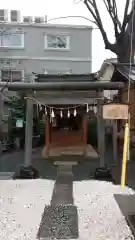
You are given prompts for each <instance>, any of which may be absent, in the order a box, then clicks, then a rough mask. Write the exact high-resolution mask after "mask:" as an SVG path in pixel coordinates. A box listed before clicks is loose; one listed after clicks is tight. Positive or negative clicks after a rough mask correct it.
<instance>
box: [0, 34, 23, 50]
mask: <svg viewBox="0 0 135 240" xmlns="http://www.w3.org/2000/svg"><path fill="white" fill-rule="evenodd" d="M0 47H5V48H6V47H7V48H23V47H24V34H23V33H20V32H16V33H10V32H9V33H7V32H6V33H3V34H2V35H1V36H0Z"/></svg>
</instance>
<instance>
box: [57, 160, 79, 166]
mask: <svg viewBox="0 0 135 240" xmlns="http://www.w3.org/2000/svg"><path fill="white" fill-rule="evenodd" d="M53 164H54V165H56V166H75V165H77V164H78V162H77V161H55V162H54V163H53Z"/></svg>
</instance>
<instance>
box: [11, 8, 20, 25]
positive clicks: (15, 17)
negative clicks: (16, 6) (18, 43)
mask: <svg viewBox="0 0 135 240" xmlns="http://www.w3.org/2000/svg"><path fill="white" fill-rule="evenodd" d="M20 15H21V14H20V11H18V10H11V11H10V20H11V22H20Z"/></svg>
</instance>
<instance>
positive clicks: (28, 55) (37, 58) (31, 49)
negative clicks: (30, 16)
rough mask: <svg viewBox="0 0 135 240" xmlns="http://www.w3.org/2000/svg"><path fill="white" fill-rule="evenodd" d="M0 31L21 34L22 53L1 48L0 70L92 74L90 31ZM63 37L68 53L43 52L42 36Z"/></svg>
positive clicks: (34, 26) (57, 28) (24, 28)
mask: <svg viewBox="0 0 135 240" xmlns="http://www.w3.org/2000/svg"><path fill="white" fill-rule="evenodd" d="M3 25H4V24H2V27H4V28H5V29H6V28H11V29H17V31H18V30H19V31H21V32H23V33H24V48H23V49H15V48H14V49H11V48H10V49H8V48H6V49H5V48H4V49H3V48H1V56H0V70H1V69H3V68H4V67H12V68H17V69H20V70H24V73H25V75H27V76H29V75H31V72H37V73H44V72H45V70H46V69H47V70H48V71H49V72H51V71H53V72H54V73H57V72H61V71H62V72H67V71H70V72H71V73H90V72H91V70H92V29H91V28H90V27H76V26H72V27H70V26H61V25H51V24H50V25H49V24H47V25H44V24H31V25H30V24H19V25H18V24H6V25H5V26H3ZM49 33H50V34H56V35H58V34H66V35H68V36H69V39H70V40H69V46H70V48H69V50H66V49H65V50H61V49H60V50H48V49H47V50H45V48H44V45H45V44H44V36H45V34H49Z"/></svg>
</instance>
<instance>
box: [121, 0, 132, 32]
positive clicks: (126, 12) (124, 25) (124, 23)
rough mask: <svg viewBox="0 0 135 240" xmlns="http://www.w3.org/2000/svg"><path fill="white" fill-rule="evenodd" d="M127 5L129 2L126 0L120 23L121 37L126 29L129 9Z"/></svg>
mask: <svg viewBox="0 0 135 240" xmlns="http://www.w3.org/2000/svg"><path fill="white" fill-rule="evenodd" d="M129 3H130V0H127V1H126V5H125V11H124V18H123V23H122V29H121V34H122V35H123V33H124V31H125V28H126V25H127V23H128V21H129V17H128V9H129Z"/></svg>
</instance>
